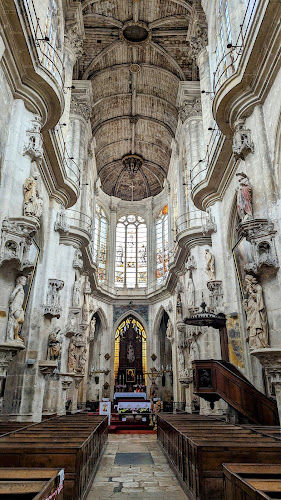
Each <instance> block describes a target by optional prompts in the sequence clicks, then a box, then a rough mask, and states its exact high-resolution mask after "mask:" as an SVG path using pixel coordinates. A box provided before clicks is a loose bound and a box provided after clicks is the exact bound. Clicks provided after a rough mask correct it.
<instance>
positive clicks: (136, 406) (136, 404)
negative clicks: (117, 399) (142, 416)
mask: <svg viewBox="0 0 281 500" xmlns="http://www.w3.org/2000/svg"><path fill="white" fill-rule="evenodd" d="M125 408H129V409H130V410H132V411H138V410H140V409H141V408H145V409H146V410H147V411H150V410H151V403H150V401H146V402H144V401H132V402H130V401H122V402H121V403H118V406H117V411H118V412H119V411H120V410H123V409H125Z"/></svg>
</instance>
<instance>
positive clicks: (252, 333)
mask: <svg viewBox="0 0 281 500" xmlns="http://www.w3.org/2000/svg"><path fill="white" fill-rule="evenodd" d="M245 283H246V287H245V292H246V295H247V299H246V300H245V301H244V309H245V311H246V315H247V333H248V338H247V340H248V342H249V346H250V349H251V350H252V349H261V348H264V347H269V344H268V324H267V313H266V308H265V304H264V300H263V293H262V287H261V285H260V284H259V283H258V282H257V279H256V278H255V276H252V275H250V274H247V275H246V276H245Z"/></svg>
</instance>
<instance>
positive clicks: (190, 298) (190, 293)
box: [186, 270, 195, 307]
mask: <svg viewBox="0 0 281 500" xmlns="http://www.w3.org/2000/svg"><path fill="white" fill-rule="evenodd" d="M194 291H195V289H194V283H193V279H192V272H191V270H190V271H189V276H188V278H187V289H186V302H187V307H194V304H195V302H194Z"/></svg>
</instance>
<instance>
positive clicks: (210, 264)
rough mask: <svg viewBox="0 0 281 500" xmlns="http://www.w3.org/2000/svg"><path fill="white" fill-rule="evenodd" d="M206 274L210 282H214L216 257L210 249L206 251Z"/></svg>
mask: <svg viewBox="0 0 281 500" xmlns="http://www.w3.org/2000/svg"><path fill="white" fill-rule="evenodd" d="M205 252H206V253H205V260H206V273H207V275H208V278H209V281H214V280H215V279H216V278H215V257H214V255H213V254H212V253H211V252H210V250H209V249H208V248H206V250H205Z"/></svg>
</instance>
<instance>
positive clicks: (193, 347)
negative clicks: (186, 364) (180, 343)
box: [189, 338, 200, 361]
mask: <svg viewBox="0 0 281 500" xmlns="http://www.w3.org/2000/svg"><path fill="white" fill-rule="evenodd" d="M189 354H190V359H191V361H194V360H196V359H200V354H199V347H198V344H197V341H196V339H195V338H193V340H192V342H191V344H190V346H189Z"/></svg>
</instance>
